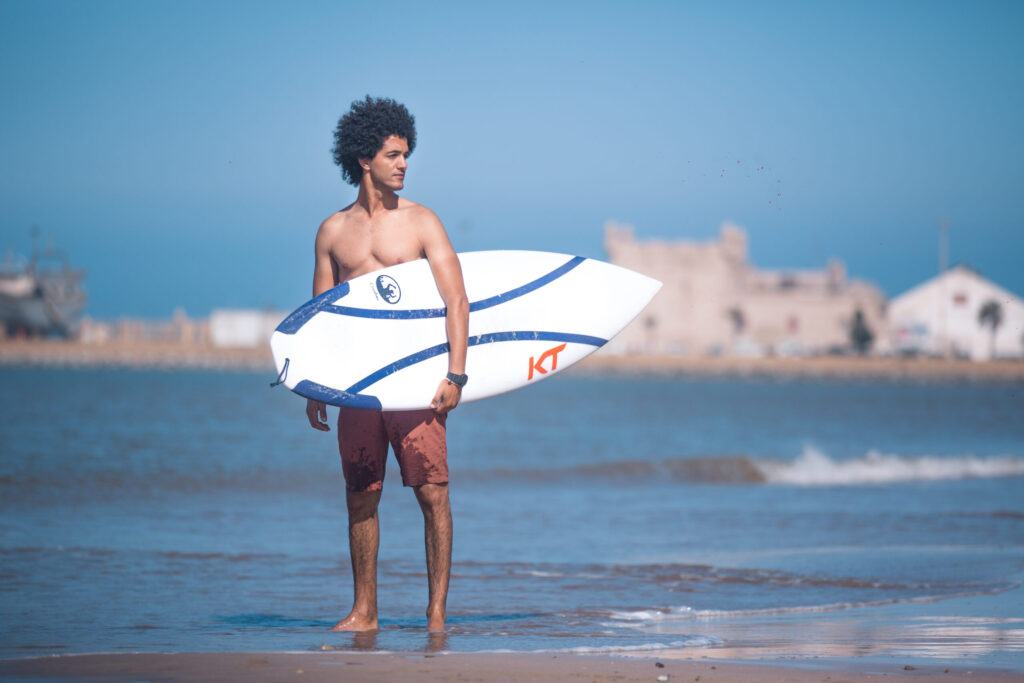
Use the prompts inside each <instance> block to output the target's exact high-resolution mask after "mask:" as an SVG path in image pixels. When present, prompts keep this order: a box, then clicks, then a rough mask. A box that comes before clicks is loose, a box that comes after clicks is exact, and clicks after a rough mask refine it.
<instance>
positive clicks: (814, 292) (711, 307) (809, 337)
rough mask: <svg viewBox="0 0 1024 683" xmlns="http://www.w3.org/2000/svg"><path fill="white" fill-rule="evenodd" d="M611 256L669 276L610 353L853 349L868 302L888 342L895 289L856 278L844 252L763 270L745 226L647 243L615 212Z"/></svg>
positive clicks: (877, 337)
mask: <svg viewBox="0 0 1024 683" xmlns="http://www.w3.org/2000/svg"><path fill="white" fill-rule="evenodd" d="M604 246H605V251H606V252H607V254H608V259H609V261H611V262H612V263H614V264H616V265H620V266H623V267H625V268H630V269H631V270H635V271H637V272H640V273H644V274H645V275H649V276H651V277H653V278H657V279H658V280H661V281H662V283H663V287H662V289H661V291H659V292H658V294H657V295H656V296H655V297H654V299H653V300H652V301H651V303H650V305H649V306H648V307H647V308H646V309H645V310H644V311H643V312H642V313H641V314H640V316H639V317H638V318H637V319H636V320H634V321H633V322H632V323H631V324H630V325H629V326H628V327H627V328H626V329H625V330H623V332H622V333H621V334H620V335H619V336H618V337H616V338H615V339H614V340H613V341H612V342H611V343H609V345H608V347H607V349H608V352H610V353H620V354H621V353H629V354H637V353H644V354H651V353H653V354H668V355H696V356H706V355H738V356H749V357H757V356H767V355H777V356H804V355H818V354H825V353H830V352H831V353H840V352H841V353H845V352H848V351H849V350H850V348H851V329H852V327H853V325H854V320H855V317H856V316H857V312H858V311H859V312H860V314H861V316H862V320H863V323H864V325H866V327H867V329H868V330H870V331H871V333H872V334H873V336H874V344H873V350H874V351H875V352H879V351H884V350H885V347H886V346H887V345H888V333H887V329H886V310H885V309H886V298H885V295H884V294H883V293H882V291H881V290H880V289H879V288H878V287H876V286H874V285H873V284H871V283H869V282H865V281H863V280H856V279H848V278H847V275H846V268H845V266H844V265H843V263H842V262H841V261H838V260H832V261H830V262H829V264H828V265H827V267H826V268H825V269H824V270H758V269H757V268H755V267H754V266H753V265H752V264H750V263H749V262H748V260H747V235H746V232H745V231H744V230H743V229H742V228H740V227H738V226H736V225H733V224H731V223H724V224H723V225H722V228H721V233H720V236H719V239H718V240H717V241H711V242H688V241H678V242H665V241H661V240H650V241H644V242H638V241H637V240H636V239H635V237H634V233H633V228H632V227H631V226H628V225H623V224H619V223H616V222H614V221H609V222H608V223H606V224H605V233H604Z"/></svg>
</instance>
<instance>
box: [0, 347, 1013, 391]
mask: <svg viewBox="0 0 1024 683" xmlns="http://www.w3.org/2000/svg"><path fill="white" fill-rule="evenodd" d="M0 367H30V368H121V369H135V370H146V369H157V370H236V371H261V372H267V373H273V371H274V364H273V359H272V358H271V355H270V349H269V348H268V347H246V348H229V347H215V346H203V345H188V344H172V343H165V342H133V343H108V344H85V343H79V342H73V341H63V340H42V341H36V340H33V341H26V340H2V341H0ZM571 372H573V373H576V374H585V375H626V376H696V377H701V376H706V377H744V378H746V377H778V378H814V379H897V380H907V379H909V380H954V381H1003V382H1024V361H987V362H976V361H968V360H952V359H937V358H890V357H878V356H866V357H856V356H813V357H806V358H783V357H763V358H738V357H727V356H723V357H706V356H667V355H628V356H626V355H614V354H610V353H602V352H600V351H599V352H597V353H595V354H592V355H590V356H588V357H587V358H584V359H583V360H582V361H580V362H579V363H578V364H577V365H576V366H574V367H573V369H572V370H571Z"/></svg>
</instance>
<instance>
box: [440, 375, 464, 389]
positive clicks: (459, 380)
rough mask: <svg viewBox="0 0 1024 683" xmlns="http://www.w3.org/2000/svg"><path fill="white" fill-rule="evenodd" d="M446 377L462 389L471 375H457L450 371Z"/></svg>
mask: <svg viewBox="0 0 1024 683" xmlns="http://www.w3.org/2000/svg"><path fill="white" fill-rule="evenodd" d="M445 379H446V380H448V381H449V382H451V383H452V384H454V385H455V386H457V387H458V388H459V389H461V388H462V387H464V386H466V382H468V381H469V375H456V374H455V373H454V372H449V373H448V375H447V376H446V377H445Z"/></svg>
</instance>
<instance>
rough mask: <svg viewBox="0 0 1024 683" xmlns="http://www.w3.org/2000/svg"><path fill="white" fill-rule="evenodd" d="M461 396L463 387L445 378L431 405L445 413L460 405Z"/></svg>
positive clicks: (438, 411)
mask: <svg viewBox="0 0 1024 683" xmlns="http://www.w3.org/2000/svg"><path fill="white" fill-rule="evenodd" d="M460 398H462V389H461V388H460V387H459V386H458V385H456V384H452V383H451V382H449V381H448V380H446V379H443V380H441V384H440V385H438V387H437V393H435V394H434V400H433V401H431V402H430V407H431V408H432V409H433V410H434V412H436V413H441V414H442V415H444V414H445V413H447V412H448V411H449V410H453V409H454V408H455V406H457V405H459V399H460Z"/></svg>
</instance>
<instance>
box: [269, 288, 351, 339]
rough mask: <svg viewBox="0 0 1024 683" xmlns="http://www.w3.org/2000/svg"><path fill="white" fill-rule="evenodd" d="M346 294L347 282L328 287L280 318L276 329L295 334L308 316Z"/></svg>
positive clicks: (324, 308)
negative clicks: (283, 317)
mask: <svg viewBox="0 0 1024 683" xmlns="http://www.w3.org/2000/svg"><path fill="white" fill-rule="evenodd" d="M347 294H348V283H347V282H342V283H341V284H340V285H338V286H337V287H334V288H332V289H328V290H327V291H326V292H324V293H323V294H321V295H320V296H318V297H315V298H314V299H313V300H312V301H310V302H308V303H307V304H306V305H305V306H301V307H299V308H297V309H296V310H295V311H293V312H292V314H291V315H289V316H288V317H287V318H285V319H284V320H282V321H281V324H280V325H278V326H277V331H278V332H281V333H283V334H295V333H296V332H298V331H299V328H300V327H302V326H303V325H305V324H306V323H307V322H309V319H310V318H312V317H313V316H314V315H316V314H317V313H319V312H320V311H323V310H326V309H328V308H331V307H332V306H333V304H332V303H331V302H333V301H337V300H338V299H340V298H341V297H343V296H345V295H347Z"/></svg>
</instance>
